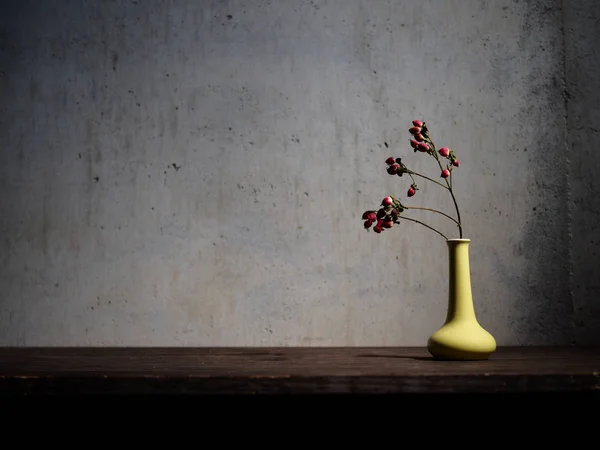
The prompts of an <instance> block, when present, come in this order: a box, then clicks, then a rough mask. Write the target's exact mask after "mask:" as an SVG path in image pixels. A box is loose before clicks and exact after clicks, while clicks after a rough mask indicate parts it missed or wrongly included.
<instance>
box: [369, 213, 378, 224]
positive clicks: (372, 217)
mask: <svg viewBox="0 0 600 450" xmlns="http://www.w3.org/2000/svg"><path fill="white" fill-rule="evenodd" d="M367 220H370V221H371V222H375V221H376V220H377V216H376V215H375V213H371V214H369V215H368V216H367Z"/></svg>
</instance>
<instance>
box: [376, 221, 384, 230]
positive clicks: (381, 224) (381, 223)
mask: <svg viewBox="0 0 600 450" xmlns="http://www.w3.org/2000/svg"><path fill="white" fill-rule="evenodd" d="M376 226H378V227H379V228H381V227H382V226H383V219H379V220H378V221H377V225H376Z"/></svg>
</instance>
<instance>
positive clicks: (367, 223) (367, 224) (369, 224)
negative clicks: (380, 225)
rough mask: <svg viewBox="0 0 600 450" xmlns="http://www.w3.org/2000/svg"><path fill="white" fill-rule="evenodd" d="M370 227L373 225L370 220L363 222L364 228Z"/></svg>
mask: <svg viewBox="0 0 600 450" xmlns="http://www.w3.org/2000/svg"><path fill="white" fill-rule="evenodd" d="M371 225H373V221H372V220H365V228H371Z"/></svg>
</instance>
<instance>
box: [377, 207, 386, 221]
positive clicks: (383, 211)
mask: <svg viewBox="0 0 600 450" xmlns="http://www.w3.org/2000/svg"><path fill="white" fill-rule="evenodd" d="M385 215H386V212H385V209H383V208H381V209H380V210H379V211H377V215H376V216H375V217H376V218H377V219H381V218H382V217H385Z"/></svg>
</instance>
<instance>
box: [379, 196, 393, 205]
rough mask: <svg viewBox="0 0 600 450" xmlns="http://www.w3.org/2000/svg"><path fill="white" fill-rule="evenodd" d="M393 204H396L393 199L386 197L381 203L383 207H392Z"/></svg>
mask: <svg viewBox="0 0 600 450" xmlns="http://www.w3.org/2000/svg"><path fill="white" fill-rule="evenodd" d="M392 203H394V201H393V200H392V197H386V198H384V199H383V200H382V201H381V206H392Z"/></svg>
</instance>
